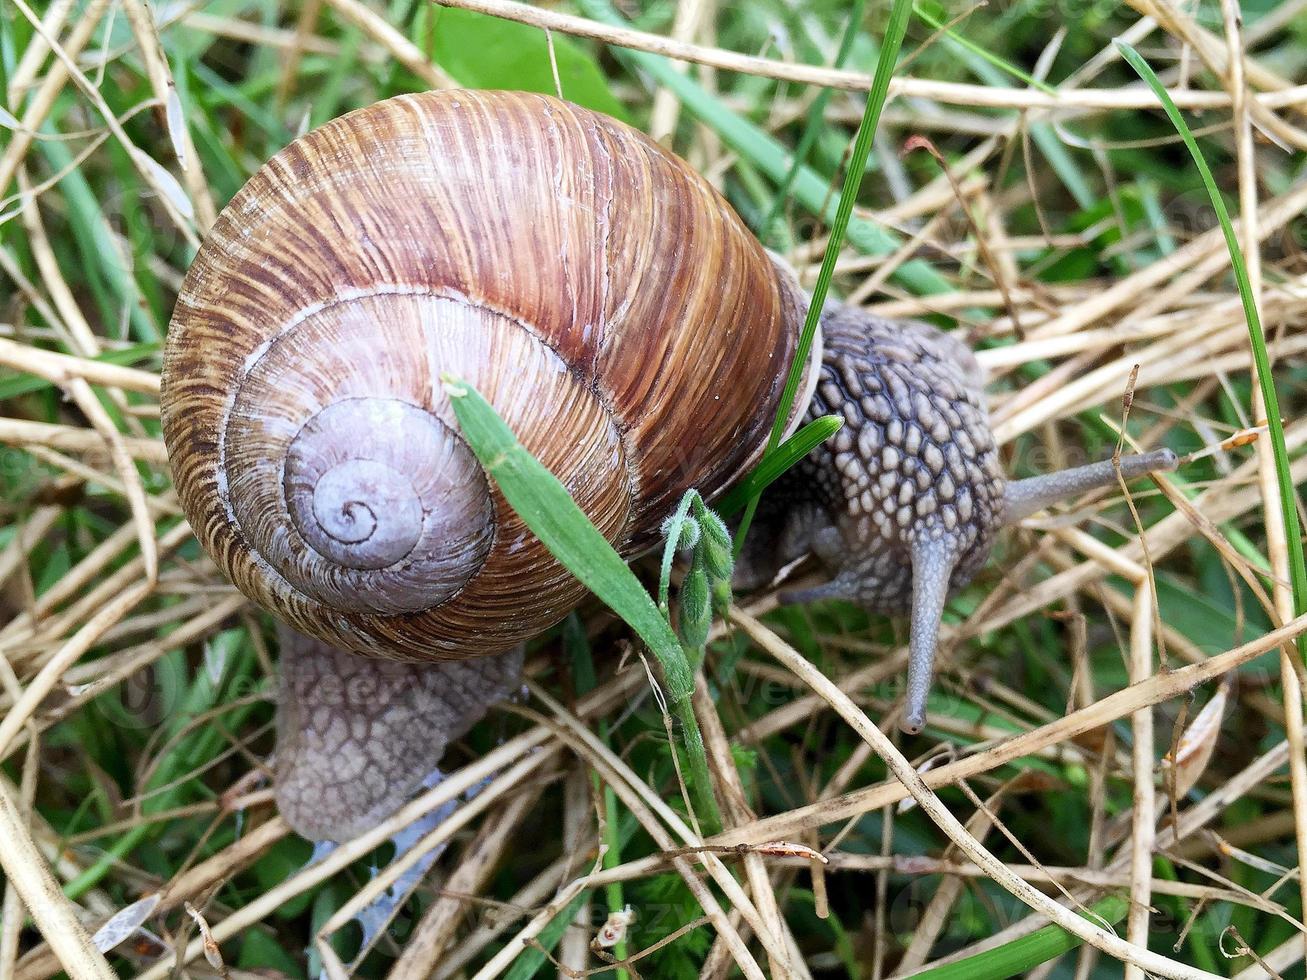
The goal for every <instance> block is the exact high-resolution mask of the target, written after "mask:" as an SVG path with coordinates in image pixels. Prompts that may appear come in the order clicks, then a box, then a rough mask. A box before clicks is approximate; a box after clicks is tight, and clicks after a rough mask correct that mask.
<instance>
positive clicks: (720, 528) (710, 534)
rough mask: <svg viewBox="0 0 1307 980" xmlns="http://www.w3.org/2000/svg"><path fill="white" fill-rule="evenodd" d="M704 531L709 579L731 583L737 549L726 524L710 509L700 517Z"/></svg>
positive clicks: (704, 553)
mask: <svg viewBox="0 0 1307 980" xmlns="http://www.w3.org/2000/svg"><path fill="white" fill-rule="evenodd" d="M699 523H700V525H701V527H702V530H703V557H704V561H705V562H706V563H707V566H708V577H709V578H710V579H712V581H713V582H729V581H730V580H731V573H732V572H733V571H735V553H734V551H735V548H734V542H732V541H731V532H730V529H729V528H727V526H726V522H725V521H724V520H722V519H721V518H720V517H718V516H717V515H716V514H715V513H713V512H712V511H710V510H709V509H708V508H706V507H705V508H704V509H703V513H702V514H700V515H699Z"/></svg>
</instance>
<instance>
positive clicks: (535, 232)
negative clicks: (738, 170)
mask: <svg viewBox="0 0 1307 980" xmlns="http://www.w3.org/2000/svg"><path fill="white" fill-rule="evenodd" d="M802 307H803V300H802V296H801V294H799V293H798V291H797V290H796V289H795V288H794V287H793V286H792V285H791V284H790V282H789V280H788V278H787V276H786V275H785V274H784V273H783V272H781V271H779V270H778V268H777V267H776V266H775V265H774V264H773V263H772V261H771V260H770V259H769V257H768V256H767V254H766V253H765V251H764V250H763V249H762V247H761V246H760V245H759V244H758V243H757V241H756V240H755V239H754V238H753V237H752V236H751V235H750V234H749V233H748V231H747V230H746V229H745V227H744V226H743V224H742V223H741V222H740V220H739V218H738V217H737V216H736V215H735V213H734V212H733V211H732V210H731V209H730V208H729V206H728V205H726V203H725V202H724V201H723V200H722V199H721V198H720V197H719V196H718V195H717V194H716V192H715V191H713V189H712V188H711V187H710V186H709V185H708V184H707V183H706V182H705V181H704V180H703V179H702V178H701V177H700V176H699V175H698V174H697V173H695V172H694V171H693V170H691V169H690V168H689V167H688V166H687V165H686V164H685V163H684V162H682V161H681V160H680V159H679V158H677V157H675V156H673V155H672V154H670V153H668V152H666V151H665V150H663V149H662V148H661V147H659V146H658V145H657V144H655V143H654V142H652V141H651V140H650V139H648V138H647V137H646V136H644V135H643V134H641V133H639V132H637V131H636V130H634V129H631V128H630V127H628V126H625V125H624V124H622V123H619V122H617V121H615V120H613V119H610V118H608V117H606V116H602V115H599V114H596V113H593V112H590V111H588V110H585V109H582V108H579V107H577V106H574V105H571V104H568V103H566V102H562V101H560V100H557V99H552V98H548V97H545V96H541V95H535V94H529V93H516V92H512V93H510V92H471V91H450V92H432V93H424V94H420V95H405V96H400V97H397V98H394V99H390V100H387V101H385V102H381V103H378V104H376V105H373V106H369V107H367V108H365V109H360V110H358V111H356V112H352V113H350V114H348V115H346V116H343V117H341V118H340V119H337V120H334V121H333V122H330V123H328V124H326V125H325V126H323V127H321V128H320V129H317V130H314V131H313V132H311V133H309V134H307V135H305V136H303V137H301V138H300V139H298V140H296V141H295V142H294V143H292V144H291V145H290V146H288V147H286V149H284V150H282V151H281V152H280V153H278V154H277V155H276V156H275V157H273V159H272V160H270V161H269V162H268V163H267V164H266V165H265V166H264V167H263V168H262V169H260V170H259V171H258V172H257V173H256V174H255V175H254V176H253V177H252V178H251V179H250V181H249V183H248V184H246V186H245V187H244V188H243V189H242V190H241V191H240V192H239V193H238V194H237V195H236V196H235V198H234V199H233V200H232V201H231V203H230V204H229V205H228V206H227V208H226V209H225V210H224V211H223V212H222V214H221V215H220V217H219V219H218V221H217V223H216V224H215V226H214V228H213V231H212V233H211V234H210V236H209V237H208V238H207V239H206V240H205V242H204V244H203V247H202V248H201V249H200V252H199V255H198V257H197V259H196V260H195V262H194V264H193V265H192V266H191V268H190V271H189V272H188V273H187V276H186V279H185V282H184V283H183V286H182V290H181V295H180V297H179V299H178V302H177V306H176V309H175V312H174V314H173V319H172V324H171V326H170V328H169V333H168V343H167V348H166V351H165V355H164V375H163V427H164V440H165V442H166V444H167V446H168V451H169V456H170V460H171V463H172V469H173V474H174V478H175V481H176V485H177V489H178V493H179V495H180V499H181V502H182V505H183V507H184V508H185V511H186V514H187V516H188V517H189V519H190V521H191V524H192V526H193V527H194V529H195V531H196V534H197V535H198V536H199V538H200V540H201V542H202V543H203V544H204V546H205V548H206V550H207V551H208V552H209V554H211V555H212V556H213V557H214V559H215V560H216V561H217V562H218V564H219V565H220V566H221V568H222V569H223V571H224V572H226V574H227V575H228V576H229V577H230V579H231V580H232V582H234V583H235V584H236V586H237V587H238V588H239V589H240V590H241V591H242V592H243V593H245V594H246V595H247V596H249V597H250V598H251V599H253V600H254V601H255V602H257V603H259V604H260V605H262V606H264V607H266V608H269V609H272V610H273V611H275V612H276V613H277V614H278V615H279V616H280V617H281V618H283V619H284V620H286V621H287V622H288V623H290V624H291V625H292V626H294V627H295V628H297V629H299V630H301V631H303V632H305V633H308V634H310V635H313V636H316V637H318V638H319V639H321V640H323V641H325V642H328V643H332V644H336V645H338V646H342V647H345V648H348V649H351V650H355V651H359V652H365V653H373V654H380V655H383V656H390V657H401V658H428V659H446V658H451V657H462V656H470V655H475V654H478V653H489V652H496V651H500V650H505V649H508V648H509V647H511V646H512V645H514V644H515V643H517V642H519V641H521V640H523V639H526V638H528V637H530V636H533V635H535V634H537V633H538V632H540V630H542V629H544V628H546V627H548V626H549V625H551V624H553V623H554V622H557V621H558V620H559V619H561V618H562V617H563V616H564V615H565V614H566V613H567V611H568V610H569V609H570V608H571V607H572V606H573V605H574V604H575V603H576V601H577V600H578V599H579V598H580V596H581V595H582V594H583V590H582V587H581V586H580V584H579V583H578V582H577V581H576V580H575V579H573V578H572V576H571V575H570V574H569V573H568V572H567V571H566V570H565V569H563V568H562V567H561V566H560V565H559V564H558V563H557V562H556V561H555V560H554V559H553V558H552V557H551V556H550V555H549V553H548V552H547V551H546V550H545V549H544V547H543V546H542V545H541V544H540V542H539V541H538V540H537V539H536V538H535V537H534V535H532V534H531V533H530V532H529V531H528V530H527V528H526V527H525V526H524V525H523V524H522V522H521V521H520V520H519V519H518V518H517V516H516V515H515V514H514V513H513V512H512V510H511V509H510V508H509V507H508V506H507V505H506V504H505V502H504V500H503V499H502V497H501V496H500V495H499V493H498V491H497V490H496V489H495V488H494V487H493V486H491V485H490V484H489V482H488V481H487V479H486V477H485V475H484V472H483V471H482V469H481V467H480V465H479V464H478V462H477V461H476V459H475V457H474V456H473V455H472V453H471V451H470V450H469V449H468V447H467V446H466V444H465V443H464V442H463V440H462V439H461V437H460V435H459V433H458V428H457V423H456V421H455V419H454V416H453V413H452V410H451V409H450V406H449V403H448V400H447V398H446V396H445V394H444V392H443V389H442V386H441V382H440V378H441V375H442V374H450V375H454V376H457V377H459V378H462V379H465V380H467V381H469V382H470V383H472V384H473V385H475V386H476V387H477V388H478V389H479V390H480V391H481V392H482V393H483V394H484V395H485V396H486V398H487V399H488V400H489V401H490V403H491V404H492V405H494V407H495V408H496V409H497V410H498V411H499V413H500V414H501V415H502V416H503V417H504V418H505V420H506V421H507V422H508V424H509V425H510V426H511V427H512V429H513V430H514V432H515V433H517V435H518V438H519V439H520V440H521V441H522V442H523V444H524V445H525V446H526V447H527V449H529V450H530V451H531V452H532V453H533V454H535V455H536V456H537V457H538V458H539V459H540V460H541V461H542V462H544V463H545V465H546V466H548V467H549V469H550V470H552V471H553V472H554V474H555V475H557V476H558V477H559V479H560V480H561V481H562V482H563V483H564V485H565V486H567V488H568V489H569V491H570V492H571V493H572V496H573V497H574V498H575V499H576V501H577V503H578V504H579V505H580V506H581V507H582V509H583V510H585V512H586V513H587V514H588V515H589V517H590V518H591V520H592V521H593V522H594V523H595V525H596V526H597V527H598V528H599V529H600V530H601V531H602V532H603V533H604V534H605V536H606V537H607V538H608V539H609V540H610V541H611V542H612V543H613V544H614V545H615V546H616V547H617V549H618V550H619V551H620V552H622V553H623V554H624V555H632V554H635V553H637V552H639V551H640V550H643V549H645V548H647V547H648V546H650V545H651V544H652V543H653V542H654V541H655V540H656V539H657V535H658V529H659V526H660V524H661V522H662V521H663V520H664V518H665V517H666V516H667V514H668V513H669V512H670V511H671V509H672V508H673V507H674V506H675V504H676V502H677V500H678V499H679V498H680V496H681V495H682V494H683V492H684V491H685V490H687V489H689V488H690V487H697V488H699V489H700V490H701V491H703V492H705V493H707V494H709V495H711V494H714V493H716V492H719V491H720V490H722V489H724V488H725V487H726V486H727V485H728V484H729V483H730V482H731V481H732V480H733V479H735V478H737V477H738V476H739V475H740V474H741V473H742V472H743V471H744V470H745V469H746V468H747V467H748V466H749V465H750V464H751V463H752V462H753V461H754V460H756V458H757V457H758V455H759V454H760V452H761V449H762V447H763V444H764V442H765V440H766V436H767V431H768V428H769V426H770V423H771V420H772V419H773V417H774V415H775V412H776V406H777V404H778V402H779V397H780V391H781V386H782V384H783V381H784V377H785V373H786V370H787V369H788V366H789V362H790V359H791V357H792V355H793V350H794V346H795V343H796V340H797V330H796V324H797V322H798V318H797V315H796V311H797V312H798V313H799V314H801V312H802ZM797 408H798V409H799V410H800V411H801V410H802V408H803V406H802V405H799V406H797Z"/></svg>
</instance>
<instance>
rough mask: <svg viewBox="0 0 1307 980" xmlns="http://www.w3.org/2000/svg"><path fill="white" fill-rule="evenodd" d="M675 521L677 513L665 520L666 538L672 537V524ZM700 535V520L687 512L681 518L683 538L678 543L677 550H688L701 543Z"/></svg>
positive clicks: (664, 534)
mask: <svg viewBox="0 0 1307 980" xmlns="http://www.w3.org/2000/svg"><path fill="white" fill-rule="evenodd" d="M675 522H676V515H675V514H673V515H672V516H671V517H669V518H667V520H665V521H663V526H662V532H663V537H664V538H670V537H671V536H672V531H673V528H672V525H673V524H674V523H675ZM699 537H700V529H699V522H698V521H696V520H695V519H694V518H693V517H691V516H689V515H688V514H687V515H686V516H685V517H684V518H683V519H682V520H681V540H680V541H678V542H677V543H676V550H677V551H686V550H687V549H690V548H693V547H694V546H695V545H697V544H698V543H699Z"/></svg>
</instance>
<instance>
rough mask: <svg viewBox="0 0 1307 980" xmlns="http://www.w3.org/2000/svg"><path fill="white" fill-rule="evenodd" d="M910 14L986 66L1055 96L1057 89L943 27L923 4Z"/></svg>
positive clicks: (941, 21)
mask: <svg viewBox="0 0 1307 980" xmlns="http://www.w3.org/2000/svg"><path fill="white" fill-rule="evenodd" d="M912 12H913V13H914V14H916V15H917V16H918V17H920V18H921V19H922V20H924V21H925V22H926V23H927V24H929V25H930V26H931V27H933V28H934V29H935V30H937V31H942V32H943V33H944V36H945V37H947V38H948V39H949V40H950V41H952V42H953V43H954V44H956V45H958V46H959V47H961V48H965V49H966V50H967V51H970V52H971V53H972V54H974V55H976V57H978V58H983V59H984V60H985V61H986V62H987V63H988V64H991V65H993V66H994V67H995V68H997V69H999V70H1000V71H1003V72H1006V73H1007V74H1009V75H1011V76H1012V77H1013V78H1015V79H1017V80H1018V81H1021V82H1024V83H1025V84H1026V85H1029V86H1031V87H1033V88H1037V89H1039V91H1041V92H1043V93H1045V94H1047V95H1056V94H1057V89H1055V88H1054V87H1053V86H1052V85H1049V84H1048V83H1047V82H1041V81H1040V80H1039V79H1038V78H1036V77H1035V76H1034V75H1032V74H1030V73H1029V72H1028V71H1026V70H1024V69H1023V68H1020V67H1018V66H1017V65H1014V64H1013V63H1012V62H1010V61H1008V60H1007V59H1006V58H1000V57H999V56H998V55H996V54H994V53H993V52H991V51H988V50H986V49H985V48H982V47H981V46H980V45H979V44H977V43H976V42H974V41H971V40H968V39H967V38H965V37H963V36H962V35H961V34H959V33H958V32H957V31H955V30H953V28H951V27H945V26H944V21H943V20H942V19H940V18H939V17H936V16H934V15H933V14H932V13H931V12H930V11H929V10H927V9H926V7H925V5H924V4H920V3H917V4H913V6H912Z"/></svg>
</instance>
